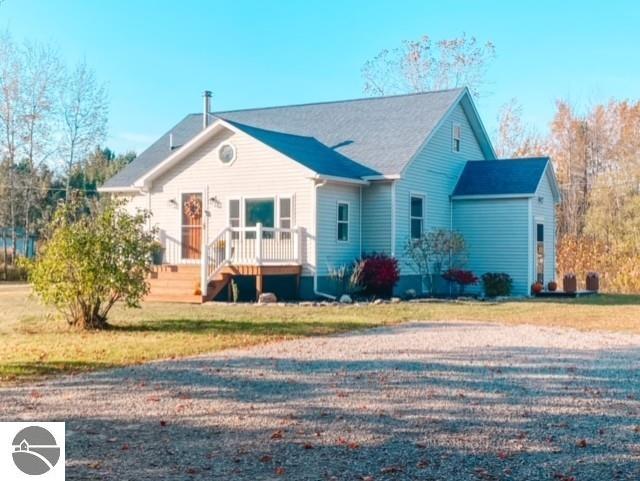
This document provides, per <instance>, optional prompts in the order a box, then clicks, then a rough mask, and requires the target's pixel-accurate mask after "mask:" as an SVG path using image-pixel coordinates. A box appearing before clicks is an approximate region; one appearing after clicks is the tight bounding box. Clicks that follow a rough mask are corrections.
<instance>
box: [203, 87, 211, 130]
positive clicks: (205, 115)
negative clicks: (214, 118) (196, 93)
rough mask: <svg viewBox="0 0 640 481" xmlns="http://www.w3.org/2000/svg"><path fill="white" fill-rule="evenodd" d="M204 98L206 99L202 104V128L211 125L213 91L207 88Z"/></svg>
mask: <svg viewBox="0 0 640 481" xmlns="http://www.w3.org/2000/svg"><path fill="white" fill-rule="evenodd" d="M202 98H203V100H204V102H203V106H202V128H203V129H206V128H207V126H208V125H209V115H211V91H210V90H205V91H204V93H203V94H202Z"/></svg>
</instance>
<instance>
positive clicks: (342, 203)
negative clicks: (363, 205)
mask: <svg viewBox="0 0 640 481" xmlns="http://www.w3.org/2000/svg"><path fill="white" fill-rule="evenodd" d="M341 205H346V206H347V220H346V221H344V220H340V206H341ZM341 223H342V224H347V238H346V239H340V229H339V228H338V226H339V225H340V224H341ZM350 231H351V202H349V201H347V200H339V201H337V202H336V241H337V242H343V243H347V242H349V240H350V238H351V232H350Z"/></svg>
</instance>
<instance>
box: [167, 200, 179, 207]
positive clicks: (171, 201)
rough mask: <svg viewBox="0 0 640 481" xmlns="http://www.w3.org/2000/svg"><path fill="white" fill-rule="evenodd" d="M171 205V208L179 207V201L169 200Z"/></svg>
mask: <svg viewBox="0 0 640 481" xmlns="http://www.w3.org/2000/svg"><path fill="white" fill-rule="evenodd" d="M169 205H170V206H171V207H178V201H177V200H175V199H169Z"/></svg>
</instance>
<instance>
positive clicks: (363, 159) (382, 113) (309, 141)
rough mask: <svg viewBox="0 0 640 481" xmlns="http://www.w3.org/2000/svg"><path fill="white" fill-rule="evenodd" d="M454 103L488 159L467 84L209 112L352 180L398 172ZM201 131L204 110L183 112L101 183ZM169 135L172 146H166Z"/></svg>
mask: <svg viewBox="0 0 640 481" xmlns="http://www.w3.org/2000/svg"><path fill="white" fill-rule="evenodd" d="M461 100H462V101H463V102H461ZM459 102H461V104H462V106H463V108H464V109H465V112H466V113H467V116H469V117H470V122H471V123H472V125H473V126H474V128H475V129H476V130H478V131H479V132H476V135H477V136H478V137H479V141H480V144H481V147H482V148H483V150H484V151H485V154H486V156H487V157H488V158H493V157H494V155H493V150H492V147H491V144H490V142H489V140H488V137H487V135H486V132H484V128H483V127H482V123H481V122H480V119H479V117H478V115H477V112H476V111H475V107H473V102H472V101H471V100H470V96H469V93H468V91H467V89H464V88H462V89H451V90H441V91H435V92H425V93H420V94H409V95H397V96H391V97H377V98H365V99H356V100H345V101H337V102H324V103H313V104H303V105H290V106H284V107H269V108H259V109H249V110H236V111H227V112H216V113H214V114H213V115H214V116H216V117H218V118H220V119H222V120H225V121H227V122H229V123H231V124H233V125H237V126H238V128H239V129H241V130H243V131H245V132H246V133H247V134H249V135H254V134H255V135H256V136H260V137H261V141H263V142H265V143H268V144H269V145H271V146H272V147H273V148H275V149H276V150H279V151H281V152H282V153H284V154H285V155H287V156H289V157H291V158H292V159H293V160H295V161H298V162H300V163H301V164H303V165H305V166H307V167H308V168H310V169H312V170H314V171H315V172H316V173H318V174H320V175H332V176H333V175H337V176H339V177H344V178H349V177H351V176H355V177H362V176H376V175H398V174H401V173H402V172H403V170H404V169H405V168H406V166H407V165H408V164H409V163H410V162H411V160H412V159H413V157H414V156H415V155H416V153H417V152H418V151H419V149H420V148H421V147H422V145H423V144H424V143H425V141H426V140H427V139H428V138H429V137H430V136H431V135H432V134H433V132H434V131H435V130H436V129H437V127H438V126H439V125H440V124H441V122H442V121H443V119H444V118H445V117H446V116H447V114H448V113H449V112H450V111H451V110H452V109H453V108H454V107H455V106H456V105H457V104H458V103H459ZM250 129H253V130H252V132H253V133H250V132H249V130H250ZM201 131H202V114H190V115H187V116H186V117H185V118H184V119H183V120H182V121H181V122H180V123H178V124H177V125H176V126H174V127H173V128H172V129H171V130H169V131H168V132H166V133H165V134H164V135H163V136H162V137H160V139H158V140H157V141H156V142H155V143H154V144H152V145H151V146H150V147H149V148H148V149H147V150H145V151H144V152H142V153H141V154H140V155H139V156H138V157H137V158H136V159H135V160H134V161H133V162H131V163H130V164H129V165H127V166H126V167H125V168H124V169H123V170H122V171H120V172H119V173H118V174H116V175H115V176H113V177H112V178H111V179H109V180H108V181H107V182H106V183H105V184H104V186H103V188H107V189H109V188H120V187H129V186H131V185H133V184H134V183H135V181H136V180H138V179H139V178H140V177H141V176H143V175H145V173H147V172H148V171H150V170H151V169H153V168H154V167H156V166H157V165H158V164H160V163H161V162H162V161H163V160H165V159H166V158H168V157H169V156H170V155H172V154H173V153H175V152H176V151H178V150H179V146H181V145H184V144H186V143H187V142H188V141H189V140H191V139H192V138H194V137H195V136H196V135H197V134H198V133H200V132H201ZM170 134H173V141H174V142H173V143H174V146H178V148H177V149H176V148H174V149H173V150H171V149H170V148H169V135H170ZM275 145H278V146H279V148H278V147H275ZM284 150H287V152H288V153H287V152H284Z"/></svg>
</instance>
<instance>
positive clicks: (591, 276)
mask: <svg viewBox="0 0 640 481" xmlns="http://www.w3.org/2000/svg"><path fill="white" fill-rule="evenodd" d="M586 284H587V290H588V291H594V292H598V290H599V289H600V276H598V273H597V272H588V273H587V279H586Z"/></svg>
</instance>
